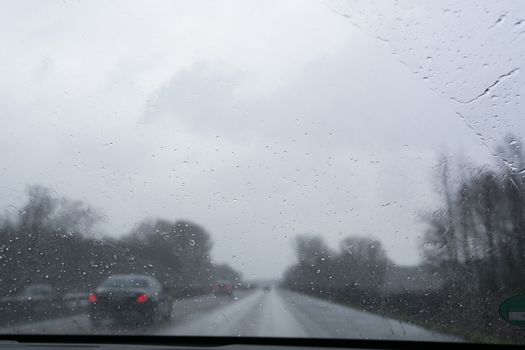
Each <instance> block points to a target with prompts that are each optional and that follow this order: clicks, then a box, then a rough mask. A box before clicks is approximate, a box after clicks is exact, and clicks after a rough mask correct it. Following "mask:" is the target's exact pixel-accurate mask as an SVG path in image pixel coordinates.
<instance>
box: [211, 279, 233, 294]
mask: <svg viewBox="0 0 525 350" xmlns="http://www.w3.org/2000/svg"><path fill="white" fill-rule="evenodd" d="M212 292H213V294H215V295H217V296H218V295H227V296H229V297H232V296H233V284H232V283H231V282H230V281H218V282H217V283H215V285H214V286H213V290H212Z"/></svg>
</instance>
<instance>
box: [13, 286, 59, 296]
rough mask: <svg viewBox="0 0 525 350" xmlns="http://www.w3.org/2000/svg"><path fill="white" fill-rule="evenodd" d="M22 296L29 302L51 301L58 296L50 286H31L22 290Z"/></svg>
mask: <svg viewBox="0 0 525 350" xmlns="http://www.w3.org/2000/svg"><path fill="white" fill-rule="evenodd" d="M20 296H21V297H22V298H24V299H29V300H51V299H54V298H56V296H57V295H56V292H55V291H54V290H53V287H51V286H50V285H49V284H31V285H29V286H27V287H25V288H24V290H22V293H21V294H20Z"/></svg>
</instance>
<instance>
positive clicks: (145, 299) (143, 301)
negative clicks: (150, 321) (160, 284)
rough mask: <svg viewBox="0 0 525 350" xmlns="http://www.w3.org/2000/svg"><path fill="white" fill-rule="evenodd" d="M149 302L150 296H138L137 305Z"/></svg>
mask: <svg viewBox="0 0 525 350" xmlns="http://www.w3.org/2000/svg"><path fill="white" fill-rule="evenodd" d="M148 300H149V296H148V295H147V294H140V295H139V296H137V303H145V302H146V301H148Z"/></svg>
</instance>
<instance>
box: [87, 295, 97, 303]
mask: <svg viewBox="0 0 525 350" xmlns="http://www.w3.org/2000/svg"><path fill="white" fill-rule="evenodd" d="M97 300H98V299H97V295H96V294H90V295H89V296H88V301H89V302H90V303H96V302H97Z"/></svg>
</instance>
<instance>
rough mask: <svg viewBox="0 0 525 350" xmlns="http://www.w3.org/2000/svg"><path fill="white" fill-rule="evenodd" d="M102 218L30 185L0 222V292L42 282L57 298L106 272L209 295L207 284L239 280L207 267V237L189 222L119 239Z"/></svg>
mask: <svg viewBox="0 0 525 350" xmlns="http://www.w3.org/2000/svg"><path fill="white" fill-rule="evenodd" d="M103 219H104V218H103V216H102V215H101V214H99V213H98V212H97V211H95V210H94V209H92V208H91V207H89V206H87V205H86V204H84V203H82V202H80V201H73V200H69V199H66V198H59V197H55V196H53V194H52V192H51V191H50V190H49V189H47V188H44V187H40V186H33V187H31V188H30V189H29V191H28V201H27V203H26V204H25V205H24V206H23V207H22V208H21V209H20V210H18V211H17V212H16V213H10V214H6V215H4V216H3V217H2V218H1V221H0V288H1V290H0V294H1V295H2V296H14V295H17V294H19V293H20V291H21V290H22V289H23V288H24V287H25V286H27V285H30V284H33V283H47V284H50V285H52V286H53V287H54V288H56V290H57V293H58V294H63V293H77V292H88V291H90V290H92V289H93V288H95V287H96V286H97V285H98V284H99V283H100V282H101V281H102V280H103V279H104V278H106V277H107V276H109V275H112V274H120V273H124V274H125V273H141V274H148V275H151V276H154V277H156V278H157V279H158V280H159V281H160V282H161V283H162V284H164V285H165V286H167V287H170V289H171V290H172V291H173V292H174V293H177V294H180V295H184V294H194V293H201V292H205V291H208V290H209V289H210V286H211V285H212V284H213V283H214V281H216V280H218V279H224V278H227V279H230V280H235V281H236V282H239V281H240V274H239V273H238V272H237V271H235V270H234V269H233V268H231V267H230V266H228V265H216V264H214V263H213V261H212V259H211V257H210V252H211V248H212V245H213V244H212V241H211V239H210V235H209V234H208V233H207V232H206V231H205V230H204V229H203V228H202V227H200V226H199V225H196V224H195V223H192V222H189V221H183V220H179V221H169V220H161V219H157V220H147V221H144V222H142V223H140V224H138V225H137V226H136V227H135V228H134V229H133V230H131V231H130V232H129V233H127V234H126V235H124V236H122V237H119V238H115V237H112V236H108V235H101V234H100V232H99V230H98V228H99V225H100V223H101V221H103Z"/></svg>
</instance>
